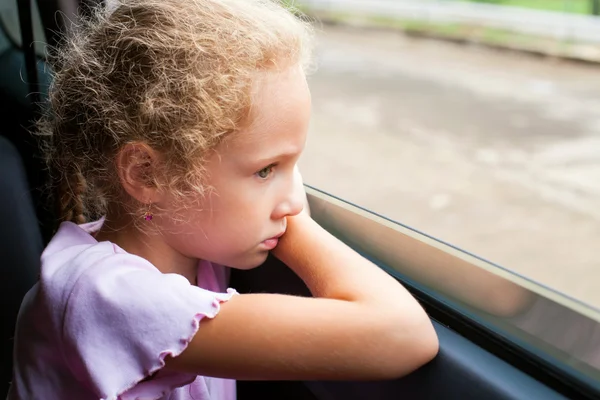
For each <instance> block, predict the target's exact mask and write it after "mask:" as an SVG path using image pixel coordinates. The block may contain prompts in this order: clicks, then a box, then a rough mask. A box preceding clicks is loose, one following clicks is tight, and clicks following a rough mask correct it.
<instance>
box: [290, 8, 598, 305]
mask: <svg viewBox="0 0 600 400" xmlns="http://www.w3.org/2000/svg"><path fill="white" fill-rule="evenodd" d="M293 3H294V4H295V5H296V6H297V7H298V8H300V9H301V10H302V11H304V13H306V14H307V15H308V16H310V17H311V18H312V19H314V20H315V21H316V22H315V25H316V27H317V29H318V37H317V39H318V40H317V49H316V58H315V61H316V69H315V72H314V73H312V74H311V76H310V77H309V84H310V87H311V90H312V95H313V115H312V122H311V132H310V134H309V139H308V144H307V149H306V151H305V153H304V155H303V158H302V160H301V162H300V168H301V171H302V174H303V177H304V180H305V182H306V183H307V184H309V185H312V186H315V187H318V188H320V189H322V190H324V191H327V192H329V193H331V194H333V195H336V196H338V197H341V198H343V199H345V200H347V201H350V202H352V203H355V204H357V205H359V206H362V207H365V208H367V209H369V210H371V211H373V212H376V213H379V214H382V215H384V216H386V217H388V218H390V219H393V220H395V221H398V222H400V223H403V224H405V225H408V226H410V227H412V228H415V229H417V230H420V231H422V232H425V233H427V234H429V235H431V236H433V237H436V238H438V239H441V240H443V241H445V242H448V243H450V244H453V245H455V246H457V247H459V248H461V249H463V250H466V251H468V252H471V253H474V254H476V255H478V256H481V257H483V258H485V259H488V260H489V261H491V262H494V263H497V264H499V265H501V266H503V267H506V268H508V269H510V270H512V271H514V272H516V273H518V274H521V275H523V276H526V277H528V278H531V279H533V280H535V281H537V282H539V283H541V284H544V285H547V286H549V287H551V288H553V289H556V290H559V291H561V292H563V293H565V294H567V295H569V296H572V297H575V298H577V299H579V300H582V301H584V302H586V303H588V304H592V305H594V306H596V307H600V290H598V283H599V282H600V251H599V250H598V248H599V245H600V17H598V16H597V15H598V14H599V13H600V0H487V1H466V0H435V1H434V0H415V1H410V0H363V1H352V0H320V1H319V0H305V1H299V0H297V1H294V2H293Z"/></svg>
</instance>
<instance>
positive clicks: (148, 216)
mask: <svg viewBox="0 0 600 400" xmlns="http://www.w3.org/2000/svg"><path fill="white" fill-rule="evenodd" d="M151 207H152V203H150V204H148V209H147V210H146V212H145V213H144V219H145V220H146V221H152V217H154V214H152V211H151V210H150V208H151Z"/></svg>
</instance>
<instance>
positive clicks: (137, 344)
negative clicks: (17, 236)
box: [8, 221, 236, 400]
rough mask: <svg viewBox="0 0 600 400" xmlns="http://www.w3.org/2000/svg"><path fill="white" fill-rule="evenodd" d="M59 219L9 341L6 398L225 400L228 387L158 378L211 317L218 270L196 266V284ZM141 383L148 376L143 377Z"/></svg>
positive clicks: (221, 276)
mask: <svg viewBox="0 0 600 400" xmlns="http://www.w3.org/2000/svg"><path fill="white" fill-rule="evenodd" d="M101 224H102V221H98V222H94V223H89V224H85V225H80V226H78V225H75V224H73V223H71V222H65V223H63V224H62V225H61V226H60V229H59V230H58V232H57V233H56V235H55V236H54V238H53V239H52V240H51V242H50V243H49V244H48V247H46V249H45V250H44V252H43V254H42V267H41V276H40V281H39V283H37V284H36V285H35V286H34V287H33V288H32V289H31V290H30V291H29V293H27V295H26V297H25V299H24V300H23V304H22V305H21V310H20V312H19V318H18V321H17V329H16V334H15V367H14V378H13V382H12V385H11V388H10V392H9V395H8V400H17V399H22V400H33V399H44V400H55V399H56V400H71V399H73V400H74V399H77V400H87V399H90V400H91V399H103V400H104V399H106V400H108V399H111V400H133V399H136V400H150V399H162V400H192V399H193V400H208V399H210V400H215V399H216V400H233V399H235V397H236V393H235V381H232V380H228V379H220V378H208V377H202V376H196V375H191V374H186V373H176V372H168V371H163V370H162V369H161V368H162V367H163V366H164V362H163V360H164V358H165V357H166V356H167V355H168V354H172V355H178V354H180V353H181V352H182V351H183V350H184V349H185V348H186V346H187V344H188V343H189V341H190V340H191V339H192V337H193V336H194V334H195V333H196V331H197V330H198V327H199V325H200V324H201V323H202V320H203V318H205V317H208V318H213V317H214V316H215V315H216V314H217V313H218V312H219V307H220V303H221V302H224V301H227V300H229V299H230V298H231V296H233V295H234V294H235V291H234V290H232V289H228V290H227V293H223V292H224V291H225V285H226V281H227V270H226V269H225V268H224V267H221V266H217V265H213V264H211V263H208V262H201V263H200V264H199V266H198V282H199V286H200V287H198V286H194V285H191V284H190V283H189V282H188V280H187V279H185V278H184V277H182V276H180V275H178V274H163V273H161V272H160V271H159V270H158V269H157V268H156V267H154V266H153V265H152V264H151V263H150V262H148V261H146V260H145V259H143V258H141V257H138V256H135V255H132V254H129V253H127V252H125V251H124V250H123V249H121V248H119V247H118V246H116V245H115V244H113V243H110V242H100V243H99V242H97V241H96V239H94V237H93V236H92V235H91V234H90V233H91V232H94V231H95V230H97V229H99V227H100V226H101ZM149 377H150V378H149Z"/></svg>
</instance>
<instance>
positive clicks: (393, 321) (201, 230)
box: [9, 0, 437, 400]
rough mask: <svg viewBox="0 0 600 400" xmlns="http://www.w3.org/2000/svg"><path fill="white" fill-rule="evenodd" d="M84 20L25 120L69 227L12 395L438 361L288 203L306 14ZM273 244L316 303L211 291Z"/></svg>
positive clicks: (418, 332)
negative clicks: (32, 127) (35, 132)
mask: <svg viewBox="0 0 600 400" xmlns="http://www.w3.org/2000/svg"><path fill="white" fill-rule="evenodd" d="M81 24H82V26H80V27H79V28H78V30H77V32H76V33H75V34H74V35H73V37H72V38H71V39H69V43H67V44H65V45H64V46H63V47H62V48H61V50H59V51H58V52H57V54H56V57H55V60H54V61H55V62H54V70H55V77H54V82H53V85H52V87H51V89H50V100H49V101H50V104H49V106H50V107H49V114H48V115H47V116H46V117H45V118H43V119H42V121H41V123H40V127H41V132H42V133H43V134H46V135H48V137H49V139H51V140H50V141H49V142H50V143H51V145H50V146H49V149H48V157H49V162H50V166H51V170H52V171H53V172H54V173H55V176H54V177H55V180H56V183H57V185H58V188H59V190H60V194H61V195H60V200H61V203H62V210H63V214H64V219H65V222H63V223H62V224H61V226H60V228H59V229H58V231H57V233H56V234H55V236H54V238H53V239H52V241H51V242H50V243H49V244H48V246H47V248H46V249H45V251H44V253H43V255H42V269H41V278H40V282H39V283H38V284H37V285H36V286H35V287H34V288H33V289H32V290H31V291H30V292H29V293H28V295H27V296H26V298H25V299H24V301H23V305H22V307H21V312H20V315H19V321H18V326H17V331H16V339H15V365H16V366H15V371H14V381H13V383H12V387H11V391H10V394H9V399H27V400H31V399H47V400H52V399H69V400H70V399H77V400H86V399H171V400H176V399H177V400H181V399H233V398H235V381H233V379H302V380H309V379H310V380H316V379H385V378H394V377H398V376H401V375H404V374H407V373H409V372H410V371H413V370H414V369H416V368H418V367H419V366H421V365H423V364H424V363H426V362H428V361H429V360H431V359H432V358H433V357H434V356H435V354H436V352H437V338H436V335H435V332H434V330H433V327H432V325H431V323H430V321H429V319H428V317H427V315H426V314H425V313H424V311H423V310H422V309H421V308H420V306H419V305H418V303H417V302H416V301H415V300H414V299H413V298H412V297H411V296H410V295H409V293H408V292H407V291H406V290H405V289H404V288H403V287H402V286H401V285H399V284H398V283H397V282H396V281H395V280H394V279H392V278H390V277H389V276H388V275H386V274H385V273H384V272H382V271H381V270H379V269H378V268H377V267H376V266H374V265H372V264H370V263H369V262H368V261H366V260H365V259H363V258H362V257H360V256H359V255H358V254H356V253H354V252H353V251H352V250H351V249H349V248H348V247H346V246H345V245H343V244H342V243H341V242H339V241H338V240H336V239H335V238H334V237H333V236H331V235H330V234H329V233H327V232H326V231H325V230H323V229H322V228H321V227H320V226H319V225H317V224H316V223H315V222H314V221H313V220H311V219H310V218H309V217H308V215H307V214H306V213H303V212H302V208H303V202H304V192H303V190H302V182H301V179H300V176H299V174H298V171H297V168H296V162H297V161H298V158H299V157H300V154H301V153H302V150H303V148H304V144H305V140H306V133H307V128H308V121H309V113H310V95H309V91H308V88H307V83H306V79H305V74H304V71H305V66H306V64H307V59H308V46H309V39H310V28H309V26H308V25H307V24H306V23H303V22H302V21H300V20H298V19H296V18H295V17H294V16H293V15H292V14H291V13H289V12H288V11H287V10H285V9H284V8H282V7H281V6H280V5H278V4H276V3H275V2H272V1H269V0H123V1H121V2H119V3H117V4H114V5H113V6H112V7H111V9H110V11H108V10H104V9H98V10H96V12H95V16H94V17H93V18H91V19H89V20H86V21H82V22H81ZM98 217H99V218H98ZM86 219H91V220H92V222H87V223H84V222H85V221H86ZM270 251H272V252H273V254H274V255H275V256H276V257H278V258H279V259H281V260H282V261H283V262H284V263H286V264H287V265H288V266H289V268H291V269H292V270H293V271H294V272H295V273H297V274H298V275H299V276H300V277H301V278H302V279H303V280H304V281H305V282H306V284H307V285H308V287H309V288H310V290H311V292H312V294H313V295H314V298H299V297H293V296H285V295H277V294H242V295H238V294H237V293H236V292H235V291H234V290H232V289H226V284H227V270H226V269H225V267H223V266H227V267H231V268H239V269H249V268H254V267H256V266H258V265H260V264H261V263H263V262H264V261H265V259H266V257H267V255H268V253H269V252H270Z"/></svg>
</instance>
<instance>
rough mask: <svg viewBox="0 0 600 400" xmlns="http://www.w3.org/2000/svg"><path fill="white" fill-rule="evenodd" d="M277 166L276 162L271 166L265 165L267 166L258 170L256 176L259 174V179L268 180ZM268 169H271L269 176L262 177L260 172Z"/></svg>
mask: <svg viewBox="0 0 600 400" xmlns="http://www.w3.org/2000/svg"><path fill="white" fill-rule="evenodd" d="M275 166H276V164H271V165H269V166H267V167H265V168H263V169H261V170H259V171H257V172H256V174H255V175H256V176H258V178H259V179H261V180H266V179H268V178H269V176H271V174H272V173H273V168H275ZM267 170H268V171H269V173H268V175H267V176H265V177H262V176H260V173H261V172H263V171H267Z"/></svg>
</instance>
